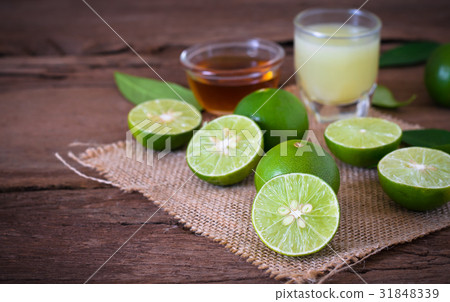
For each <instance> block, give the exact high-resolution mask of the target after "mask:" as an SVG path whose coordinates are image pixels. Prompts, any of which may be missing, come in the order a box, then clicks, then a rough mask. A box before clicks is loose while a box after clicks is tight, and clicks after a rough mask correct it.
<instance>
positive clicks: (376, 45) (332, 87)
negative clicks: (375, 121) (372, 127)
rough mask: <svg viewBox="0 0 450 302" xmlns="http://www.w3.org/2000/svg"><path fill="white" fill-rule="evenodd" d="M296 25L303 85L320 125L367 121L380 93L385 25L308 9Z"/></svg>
mask: <svg viewBox="0 0 450 302" xmlns="http://www.w3.org/2000/svg"><path fill="white" fill-rule="evenodd" d="M344 23H345V24H344ZM294 25H295V39H294V44H295V68H296V70H297V73H296V77H297V85H298V87H299V89H300V96H301V97H302V99H303V100H304V101H305V103H306V105H307V106H308V107H309V108H310V109H311V110H312V111H313V113H314V115H315V116H316V118H317V120H318V121H319V122H332V121H335V120H338V119H343V118H349V117H358V116H366V115H367V114H368V111H369V107H370V96H371V94H372V93H373V91H374V89H375V87H376V84H375V81H376V79H377V73H378V59H379V49H380V29H381V21H380V19H379V18H378V17H377V16H375V15H374V14H372V13H369V12H367V11H362V10H359V11H358V10H355V9H308V10H305V11H303V12H301V13H300V14H298V15H297V16H296V17H295V19H294Z"/></svg>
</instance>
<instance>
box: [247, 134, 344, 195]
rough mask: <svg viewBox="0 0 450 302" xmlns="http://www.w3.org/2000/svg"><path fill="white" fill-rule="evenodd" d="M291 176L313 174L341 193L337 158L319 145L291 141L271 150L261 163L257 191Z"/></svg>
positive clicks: (257, 170)
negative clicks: (275, 178)
mask: <svg viewBox="0 0 450 302" xmlns="http://www.w3.org/2000/svg"><path fill="white" fill-rule="evenodd" d="M288 173H306V174H312V175H315V176H317V177H319V178H321V179H322V180H324V181H325V182H326V183H328V184H329V185H330V186H331V188H333V190H334V191H335V192H336V193H337V192H338V190H339V185H340V178H339V169H338V167H337V165H336V162H335V161H334V159H333V157H331V155H330V154H328V153H327V152H326V151H325V150H323V149H322V147H320V146H319V145H317V144H313V143H311V142H308V141H304V140H289V141H285V142H283V143H281V144H278V145H277V146H275V147H273V148H272V149H270V151H269V152H267V153H266V154H265V155H264V157H263V158H262V159H261V161H260V162H259V164H258V166H257V167H256V173H255V187H256V191H259V189H261V187H262V186H263V185H264V184H265V183H266V182H267V181H269V180H270V179H272V178H274V177H275V176H278V175H284V174H288Z"/></svg>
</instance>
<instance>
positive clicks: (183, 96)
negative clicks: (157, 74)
mask: <svg viewBox="0 0 450 302" xmlns="http://www.w3.org/2000/svg"><path fill="white" fill-rule="evenodd" d="M114 79H115V80H116V85H117V87H118V88H119V91H120V92H121V93H122V94H123V96H124V97H125V98H126V99H127V100H129V101H130V102H132V103H133V104H136V105H137V104H140V103H142V102H145V101H148V100H154V99H162V98H166V99H174V100H181V101H182V100H184V101H186V102H187V103H189V104H191V105H193V106H194V107H195V108H197V109H198V110H202V109H203V108H202V106H200V104H199V103H198V102H197V100H196V99H195V97H194V94H193V93H192V92H191V91H190V90H189V89H187V88H184V87H183V86H180V85H178V84H175V83H169V82H167V83H164V82H162V81H158V80H153V79H148V78H142V77H136V76H132V75H129V74H126V73H122V72H118V71H116V72H114ZM174 91H175V92H174Z"/></svg>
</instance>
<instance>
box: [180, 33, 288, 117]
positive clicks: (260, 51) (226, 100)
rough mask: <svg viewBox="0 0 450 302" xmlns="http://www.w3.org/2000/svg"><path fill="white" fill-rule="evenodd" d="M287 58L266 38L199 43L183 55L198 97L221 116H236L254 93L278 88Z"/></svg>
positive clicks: (187, 72) (188, 75)
mask: <svg viewBox="0 0 450 302" xmlns="http://www.w3.org/2000/svg"><path fill="white" fill-rule="evenodd" d="M283 59H284V50H283V48H282V47H281V46H280V45H278V44H276V43H273V42H271V41H267V40H262V39H247V40H236V41H221V42H213V43H207V44H197V45H194V46H192V47H190V48H188V49H186V50H184V51H183V52H182V53H181V56H180V61H181V64H182V65H183V66H184V68H185V70H186V75H187V78H188V82H189V86H190V87H191V89H192V92H193V93H194V95H195V97H196V98H197V100H198V101H199V103H200V104H201V105H202V106H203V108H205V109H206V110H207V111H208V112H211V113H213V114H217V115H222V114H229V113H232V112H233V111H234V109H235V107H236V105H237V104H238V103H239V101H240V100H241V99H242V98H243V97H244V96H246V95H247V94H250V93H252V92H253V91H256V90H258V89H261V88H268V87H277V85H278V80H279V77H280V66H281V64H282V62H283Z"/></svg>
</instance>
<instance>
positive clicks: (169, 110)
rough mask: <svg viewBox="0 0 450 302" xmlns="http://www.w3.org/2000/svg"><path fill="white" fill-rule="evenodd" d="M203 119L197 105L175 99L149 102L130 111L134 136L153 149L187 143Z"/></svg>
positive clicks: (130, 122) (174, 146)
mask: <svg viewBox="0 0 450 302" xmlns="http://www.w3.org/2000/svg"><path fill="white" fill-rule="evenodd" d="M201 122H202V117H201V114H200V112H199V111H198V110H197V109H195V107H194V106H192V105H190V104H188V103H185V102H181V101H178V100H172V99H158V100H151V101H147V102H144V103H141V104H139V105H137V106H136V107H134V108H133V109H131V111H130V112H129V113H128V127H129V129H130V131H131V133H132V134H133V136H134V137H135V138H136V140H137V141H138V142H139V143H141V144H142V145H144V146H145V147H147V148H150V149H154V150H163V149H165V148H166V147H170V148H169V149H176V148H179V147H181V146H183V145H185V144H186V143H187V142H188V141H189V139H190V138H191V137H192V135H193V130H194V129H198V128H199V127H200V125H201ZM167 143H170V146H169V145H167Z"/></svg>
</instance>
